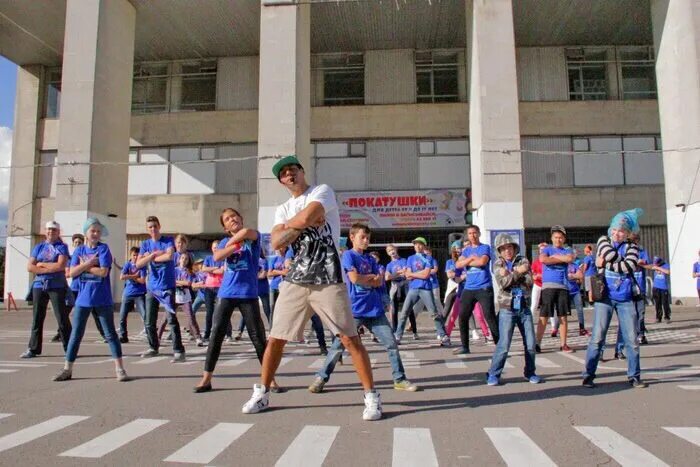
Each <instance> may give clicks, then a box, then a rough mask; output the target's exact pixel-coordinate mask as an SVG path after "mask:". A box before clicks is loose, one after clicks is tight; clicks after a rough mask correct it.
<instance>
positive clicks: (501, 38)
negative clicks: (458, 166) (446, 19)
mask: <svg viewBox="0 0 700 467" xmlns="http://www.w3.org/2000/svg"><path fill="white" fill-rule="evenodd" d="M466 8H467V14H466V17H467V46H468V51H469V73H470V80H469V84H470V92H469V145H470V154H471V158H470V159H471V180H472V204H473V206H474V209H476V211H475V212H474V216H473V219H474V223H475V224H477V225H479V227H481V229H482V239H483V241H484V242H488V241H489V240H488V238H489V237H488V235H489V234H488V232H489V231H490V230H494V229H523V227H524V224H523V187H522V167H521V157H520V154H519V153H517V152H516V153H510V154H503V153H500V152H498V151H503V150H518V149H520V126H519V121H518V80H517V76H516V66H515V63H516V61H515V35H514V31H513V6H512V1H511V0H467V1H466Z"/></svg>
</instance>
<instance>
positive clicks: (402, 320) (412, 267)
mask: <svg viewBox="0 0 700 467" xmlns="http://www.w3.org/2000/svg"><path fill="white" fill-rule="evenodd" d="M427 245H428V242H427V241H426V240H425V238H423V237H416V238H415V239H413V248H414V250H415V252H416V254H415V255H413V256H411V257H409V258H408V259H407V260H406V270H405V271H404V275H405V276H406V279H408V280H409V284H408V294H407V295H406V300H405V301H404V303H403V308H402V309H401V314H400V315H399V323H398V325H397V327H396V332H395V337H396V341H397V342H399V343H400V342H401V337H403V331H404V327H405V326H406V320H407V319H408V312H409V310H410V309H411V308H413V306H414V305H415V304H416V302H417V301H419V300H420V301H422V302H423V305H424V306H425V308H426V309H427V310H428V311H429V312H430V316H431V317H432V318H433V323H434V324H435V333H436V334H437V338H438V343H439V344H440V345H441V346H444V347H449V345H450V338H449V337H448V336H447V334H445V325H444V323H443V318H442V316H441V315H440V313H438V310H437V307H436V306H435V298H434V297H433V286H432V283H431V282H430V273H431V271H432V269H433V259H432V258H431V257H428V256H427V255H426V254H425V247H426V246H427ZM414 331H415V328H414Z"/></svg>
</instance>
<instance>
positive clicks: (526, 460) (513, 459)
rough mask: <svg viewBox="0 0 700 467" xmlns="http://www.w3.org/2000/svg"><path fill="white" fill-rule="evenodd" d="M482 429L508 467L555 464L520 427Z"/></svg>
mask: <svg viewBox="0 0 700 467" xmlns="http://www.w3.org/2000/svg"><path fill="white" fill-rule="evenodd" d="M484 431H485V432H486V434H487V435H488V437H489V438H490V439H491V442H492V443H493V445H494V446H495V447H496V450H497V451H498V454H500V455H501V457H502V458H503V461H504V462H505V463H506V465H508V466H509V467H528V466H530V465H537V466H556V464H555V463H554V462H553V461H552V459H550V458H549V456H547V454H545V452H544V451H543V450H542V449H540V447H539V446H537V445H536V444H535V442H534V441H532V439H530V437H529V436H528V435H526V434H525V432H524V431H523V430H521V429H520V428H517V427H513V428H484Z"/></svg>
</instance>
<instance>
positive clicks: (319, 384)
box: [309, 376, 326, 394]
mask: <svg viewBox="0 0 700 467" xmlns="http://www.w3.org/2000/svg"><path fill="white" fill-rule="evenodd" d="M325 385H326V382H325V381H323V378H320V377H318V376H317V377H316V379H315V380H314V382H313V383H311V384H310V385H309V392H313V393H314V394H319V393H321V392H323V386H325Z"/></svg>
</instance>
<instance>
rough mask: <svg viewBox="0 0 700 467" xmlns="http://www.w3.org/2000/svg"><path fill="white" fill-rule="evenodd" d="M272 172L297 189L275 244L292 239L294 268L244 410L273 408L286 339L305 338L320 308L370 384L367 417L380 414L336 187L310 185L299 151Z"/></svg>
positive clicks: (278, 216)
mask: <svg viewBox="0 0 700 467" xmlns="http://www.w3.org/2000/svg"><path fill="white" fill-rule="evenodd" d="M272 173H273V174H274V175H275V177H277V179H278V180H279V181H280V183H281V184H282V185H284V186H285V188H287V189H288V190H289V192H290V194H291V195H292V197H291V198H290V199H289V200H287V201H286V202H285V203H284V204H282V205H280V206H278V207H277V211H276V212H275V222H274V227H273V228H272V232H271V237H272V238H271V244H272V248H273V249H275V250H280V249H281V250H283V251H284V250H285V249H286V248H287V247H288V246H289V245H291V246H292V250H293V251H294V257H293V258H292V260H291V265H290V267H289V273H288V274H287V275H286V276H285V278H284V281H283V282H282V283H281V284H280V288H279V297H278V299H277V303H276V305H275V319H274V321H273V323H272V329H271V330H270V338H269V340H268V341H267V347H266V349H265V356H264V357H263V362H262V373H261V376H260V379H261V384H256V385H255V386H254V387H253V396H252V397H251V398H250V400H249V401H248V402H246V404H245V405H244V406H243V408H242V411H243V413H248V414H250V413H257V412H261V411H263V410H266V409H267V408H268V406H269V387H270V384H271V383H272V380H273V378H274V376H275V372H276V371H277V367H279V364H280V360H281V359H282V353H283V351H284V346H285V344H286V343H287V341H290V340H291V341H299V340H301V339H302V338H303V333H304V327H305V325H306V323H307V322H308V321H309V319H310V318H311V315H312V314H313V313H316V314H317V315H318V316H319V317H320V318H321V321H322V322H323V324H324V325H325V326H326V328H328V329H330V330H331V332H332V333H333V334H334V335H336V336H339V338H340V339H341V340H342V342H343V345H344V346H345V348H346V349H348V351H349V352H350V355H351V356H352V362H353V365H354V366H355V371H357V374H358V376H359V378H360V382H361V383H362V387H363V388H364V390H365V397H364V401H365V410H364V412H363V414H362V418H363V419H364V420H378V419H380V418H381V416H382V403H381V399H380V397H379V393H377V392H376V391H375V390H374V381H373V378H372V368H371V366H370V361H369V356H368V355H367V350H366V349H365V348H364V346H363V345H362V342H361V341H360V338H359V336H358V335H357V329H356V328H355V321H354V319H353V316H352V312H351V308H350V301H349V299H348V293H347V289H346V287H345V284H344V283H343V275H342V268H341V265H340V253H339V247H338V244H339V240H340V214H339V212H338V205H337V203H336V199H335V193H334V192H333V189H332V188H330V187H329V186H328V185H315V186H310V185H309V184H308V183H307V182H306V179H305V174H304V168H303V167H302V165H301V164H300V163H299V160H298V159H297V158H296V157H295V156H287V157H285V158H283V159H280V160H279V161H277V163H275V165H274V166H273V167H272Z"/></svg>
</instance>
